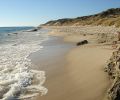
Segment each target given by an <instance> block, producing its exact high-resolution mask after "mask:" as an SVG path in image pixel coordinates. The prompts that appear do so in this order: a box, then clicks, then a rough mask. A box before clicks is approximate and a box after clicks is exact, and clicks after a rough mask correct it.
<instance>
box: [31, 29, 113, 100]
mask: <svg viewBox="0 0 120 100" xmlns="http://www.w3.org/2000/svg"><path fill="white" fill-rule="evenodd" d="M49 34H50V36H52V37H56V39H55V41H52V44H51V43H50V41H51V40H50V41H49V42H48V41H46V43H45V45H46V48H45V49H46V50H45V49H44V50H43V51H40V52H41V53H40V52H39V53H36V55H34V57H33V59H34V61H33V62H34V63H36V64H37V66H38V70H39V69H40V70H41V69H42V70H43V71H46V76H47V79H46V82H45V87H47V88H48V94H47V95H45V96H42V97H41V96H38V97H37V98H35V99H34V100H40V99H41V100H56V99H57V100H74V99H75V100H80V99H82V100H96V99H97V98H100V99H99V100H101V99H102V100H103V99H104V97H106V94H107V90H108V88H109V86H110V84H111V83H110V81H109V79H108V77H107V75H106V73H105V72H104V70H103V69H104V67H105V63H106V61H107V60H108V59H109V57H110V56H111V53H112V51H113V50H111V49H110V46H109V45H98V44H97V43H93V41H95V37H94V36H93V35H91V34H89V35H87V36H85V37H83V35H81V34H79V35H76V34H70V35H69V34H67V35H64V34H63V35H62V33H61V36H59V33H57V32H56V31H55V34H54V35H53V34H52V35H51V33H49ZM60 38H61V40H59V39H60ZM62 38H63V39H62ZM81 39H87V40H89V41H90V44H88V45H85V46H81V47H75V46H72V48H69V47H67V46H68V44H72V45H75V44H76V43H77V42H78V40H81ZM53 40H54V39H53ZM66 43H67V45H64V44H66ZM43 44H44V43H43ZM61 44H62V45H64V46H63V47H65V48H67V50H65V48H63V47H61V49H60V48H59V45H61ZM50 48H51V49H50ZM54 50H55V54H54V56H53V55H52V56H50V55H51V52H50V51H54ZM60 51H62V52H60ZM96 51H97V52H96ZM40 55H41V56H40ZM36 56H37V57H38V58H37V57H36ZM90 56H91V57H92V59H91V58H90ZM35 57H36V58H35ZM45 57H47V59H46V58H45ZM44 58H45V59H44ZM36 59H37V60H38V61H37V62H35V61H36ZM80 61H82V62H81V63H80ZM87 63H90V64H87ZM41 66H43V67H41ZM51 66H52V67H51ZM83 66H84V67H83ZM81 76H83V77H81ZM95 76H96V77H95ZM99 78H100V79H99ZM66 80H67V81H66ZM93 85H94V86H93ZM97 85H98V86H99V88H96V87H95V86H97ZM98 86H97V87H98ZM96 92H97V94H95V93H96ZM97 100H98V99H97ZM104 100H106V99H104Z"/></svg>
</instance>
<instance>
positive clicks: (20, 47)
mask: <svg viewBox="0 0 120 100" xmlns="http://www.w3.org/2000/svg"><path fill="white" fill-rule="evenodd" d="M45 39H47V35H45V34H40V32H34V33H32V32H21V33H19V34H18V35H17V36H16V38H15V39H14V42H11V43H7V44H1V45H0V99H1V100H9V98H19V99H26V98H31V97H34V96H36V95H38V94H40V93H41V95H45V94H46V93H47V91H48V90H47V89H46V88H45V87H44V86H43V84H44V82H45V79H46V77H45V72H44V71H36V70H34V69H31V68H33V67H34V65H33V64H32V62H31V60H30V59H29V58H28V56H29V55H30V54H31V53H33V52H36V51H38V50H40V49H42V48H43V47H42V46H40V43H41V42H42V41H44V40H45Z"/></svg>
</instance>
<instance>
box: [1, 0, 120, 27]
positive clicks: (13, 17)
mask: <svg viewBox="0 0 120 100" xmlns="http://www.w3.org/2000/svg"><path fill="white" fill-rule="evenodd" d="M109 8H120V0H0V27H4V26H38V25H40V24H43V23H46V22H47V21H49V20H56V19H61V18H75V17H80V16H85V15H91V14H95V13H99V12H101V11H104V10H106V9H109Z"/></svg>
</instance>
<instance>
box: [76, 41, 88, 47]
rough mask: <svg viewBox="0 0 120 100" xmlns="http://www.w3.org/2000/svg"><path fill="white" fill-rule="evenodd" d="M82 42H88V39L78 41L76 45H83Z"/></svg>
mask: <svg viewBox="0 0 120 100" xmlns="http://www.w3.org/2000/svg"><path fill="white" fill-rule="evenodd" d="M84 44H88V41H87V40H83V41H80V42H78V43H77V44H76V45H77V46H80V45H84Z"/></svg>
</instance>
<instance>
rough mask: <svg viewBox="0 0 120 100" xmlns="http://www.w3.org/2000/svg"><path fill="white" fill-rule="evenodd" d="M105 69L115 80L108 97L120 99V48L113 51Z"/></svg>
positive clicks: (113, 99)
mask: <svg viewBox="0 0 120 100" xmlns="http://www.w3.org/2000/svg"><path fill="white" fill-rule="evenodd" d="M105 71H106V72H108V75H109V77H110V79H112V81H113V83H112V85H111V87H110V89H109V91H108V99H109V100H120V48H119V49H118V50H116V51H115V52H113V54H112V56H111V58H110V59H109V61H108V64H107V67H106V68H105Z"/></svg>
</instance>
